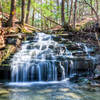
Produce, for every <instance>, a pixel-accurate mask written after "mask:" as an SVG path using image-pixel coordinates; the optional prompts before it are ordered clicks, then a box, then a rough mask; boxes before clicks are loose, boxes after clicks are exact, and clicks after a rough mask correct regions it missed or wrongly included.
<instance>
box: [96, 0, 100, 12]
mask: <svg viewBox="0 0 100 100" xmlns="http://www.w3.org/2000/svg"><path fill="white" fill-rule="evenodd" d="M98 4H99V2H98V0H96V11H97V14H98V11H99V5H98Z"/></svg>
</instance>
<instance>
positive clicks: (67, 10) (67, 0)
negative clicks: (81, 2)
mask: <svg viewBox="0 0 100 100" xmlns="http://www.w3.org/2000/svg"><path fill="white" fill-rule="evenodd" d="M67 16H69V0H67Z"/></svg>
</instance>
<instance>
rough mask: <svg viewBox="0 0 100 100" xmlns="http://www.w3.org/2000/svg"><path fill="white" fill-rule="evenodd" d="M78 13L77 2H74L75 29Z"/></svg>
mask: <svg viewBox="0 0 100 100" xmlns="http://www.w3.org/2000/svg"><path fill="white" fill-rule="evenodd" d="M76 13H77V0H75V2H74V16H73V17H74V18H73V27H74V28H75V25H76Z"/></svg>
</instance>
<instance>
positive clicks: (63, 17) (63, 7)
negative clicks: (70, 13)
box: [61, 0, 65, 26]
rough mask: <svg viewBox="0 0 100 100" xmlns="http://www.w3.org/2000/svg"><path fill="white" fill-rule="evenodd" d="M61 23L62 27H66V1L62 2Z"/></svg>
mask: <svg viewBox="0 0 100 100" xmlns="http://www.w3.org/2000/svg"><path fill="white" fill-rule="evenodd" d="M61 22H62V25H63V26H64V24H65V0H62V2H61Z"/></svg>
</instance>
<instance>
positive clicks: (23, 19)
mask: <svg viewBox="0 0 100 100" xmlns="http://www.w3.org/2000/svg"><path fill="white" fill-rule="evenodd" d="M24 23H25V0H22V15H21V24H22V25H24Z"/></svg>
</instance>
